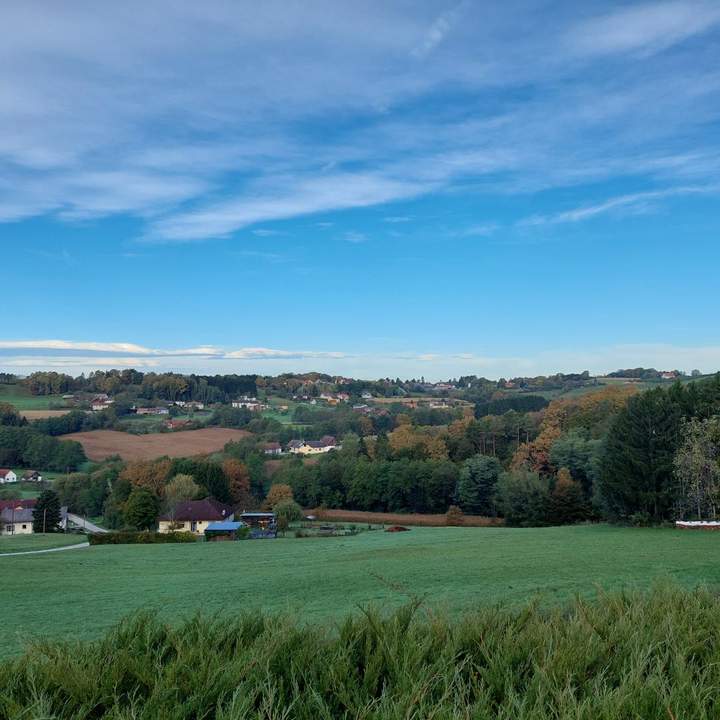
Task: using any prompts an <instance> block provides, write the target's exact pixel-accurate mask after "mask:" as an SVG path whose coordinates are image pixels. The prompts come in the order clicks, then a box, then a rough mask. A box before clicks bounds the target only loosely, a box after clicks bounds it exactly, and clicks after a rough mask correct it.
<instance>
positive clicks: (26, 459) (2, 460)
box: [0, 425, 87, 471]
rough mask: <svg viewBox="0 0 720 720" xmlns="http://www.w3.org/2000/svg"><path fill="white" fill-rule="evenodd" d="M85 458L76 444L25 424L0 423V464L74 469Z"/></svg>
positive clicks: (79, 446) (4, 465) (81, 449)
mask: <svg viewBox="0 0 720 720" xmlns="http://www.w3.org/2000/svg"><path fill="white" fill-rule="evenodd" d="M86 460H87V458H86V457H85V452H84V451H83V448H82V445H80V443H77V442H74V441H71V440H58V439H57V438H55V437H51V436H49V435H44V434H43V433H41V432H38V431H37V430H36V429H34V428H32V427H28V426H23V427H17V426H12V425H3V426H0V467H26V468H40V469H42V470H55V471H66V470H76V469H77V468H78V467H80V465H82V463H84V462H85V461H86Z"/></svg>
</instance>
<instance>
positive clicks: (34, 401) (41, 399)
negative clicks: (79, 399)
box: [0, 385, 65, 411]
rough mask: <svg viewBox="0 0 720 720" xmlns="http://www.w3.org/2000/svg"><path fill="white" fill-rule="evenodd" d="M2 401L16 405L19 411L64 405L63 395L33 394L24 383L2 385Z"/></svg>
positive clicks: (0, 387)
mask: <svg viewBox="0 0 720 720" xmlns="http://www.w3.org/2000/svg"><path fill="white" fill-rule="evenodd" d="M0 402H4V403H9V404H10V405H14V406H15V407H16V408H17V409H18V410H19V411H23V410H47V409H48V408H49V407H50V405H53V404H54V405H58V404H60V405H64V404H65V401H64V400H63V399H62V395H31V394H30V391H29V390H28V389H27V388H25V387H23V386H22V385H0Z"/></svg>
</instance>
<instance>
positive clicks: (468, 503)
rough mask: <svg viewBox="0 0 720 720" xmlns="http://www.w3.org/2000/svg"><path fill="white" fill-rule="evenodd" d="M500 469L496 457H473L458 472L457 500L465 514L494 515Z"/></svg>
mask: <svg viewBox="0 0 720 720" xmlns="http://www.w3.org/2000/svg"><path fill="white" fill-rule="evenodd" d="M501 471H502V467H501V465H500V461H499V460H498V459H497V458H496V457H490V456H489V455H475V457H472V458H469V459H468V460H466V461H465V462H464V463H463V465H462V469H461V470H460V480H459V481H458V500H459V502H460V506H461V507H462V509H463V510H464V511H465V512H466V513H472V514H473V515H495V514H496V510H495V501H494V497H495V486H496V485H497V481H498V478H499V477H500V472H501Z"/></svg>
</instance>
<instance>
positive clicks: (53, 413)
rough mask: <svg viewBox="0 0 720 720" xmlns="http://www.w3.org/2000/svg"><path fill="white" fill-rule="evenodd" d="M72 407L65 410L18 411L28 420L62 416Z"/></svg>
mask: <svg viewBox="0 0 720 720" xmlns="http://www.w3.org/2000/svg"><path fill="white" fill-rule="evenodd" d="M71 410H72V408H68V409H67V410H21V411H20V413H21V414H22V416H23V417H25V418H27V419H28V420H44V419H45V418H50V417H62V416H63V415H67V414H68V413H69V412H70V411H71Z"/></svg>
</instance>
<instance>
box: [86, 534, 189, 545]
mask: <svg viewBox="0 0 720 720" xmlns="http://www.w3.org/2000/svg"><path fill="white" fill-rule="evenodd" d="M197 539H198V538H197V535H194V534H193V533H191V532H170V533H158V532H149V531H143V532H130V531H120V532H109V533H99V534H97V535H89V536H88V540H89V541H90V544H91V545H153V544H161V543H193V542H197Z"/></svg>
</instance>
